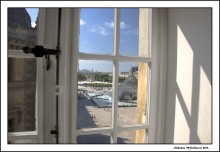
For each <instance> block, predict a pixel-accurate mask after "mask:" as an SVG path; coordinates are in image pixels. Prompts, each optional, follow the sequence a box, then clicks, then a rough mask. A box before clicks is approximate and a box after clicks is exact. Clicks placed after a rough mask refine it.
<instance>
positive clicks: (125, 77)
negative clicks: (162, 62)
mask: <svg viewBox="0 0 220 152" xmlns="http://www.w3.org/2000/svg"><path fill="white" fill-rule="evenodd" d="M147 67H148V66H147V63H135V62H120V63H119V71H120V74H119V88H118V90H119V93H118V101H119V102H118V125H127V124H145V123H146V120H147V119H146V116H147V109H146V107H147V101H148V100H147V98H148V94H147V92H148V90H147V80H148V74H147V69H148V68H147Z"/></svg>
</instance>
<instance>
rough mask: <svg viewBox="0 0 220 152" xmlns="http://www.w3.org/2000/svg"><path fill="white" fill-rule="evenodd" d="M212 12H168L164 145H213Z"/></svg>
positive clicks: (203, 10)
mask: <svg viewBox="0 0 220 152" xmlns="http://www.w3.org/2000/svg"><path fill="white" fill-rule="evenodd" d="M211 19H212V17H211V9H199V8H197V9H183V8H180V9H169V10H168V60H167V61H168V63H167V67H168V74H167V104H166V119H165V120H166V121H165V135H164V141H165V143H211V142H212V130H211V128H212V125H211V124H212V119H211V113H212V111H211V110H212V98H211V89H212V78H211V77H212V76H211V72H212V71H211V68H212V67H211V66H212V65H211V54H212V50H211V49H212V48H211V32H212V31H211V28H212V27H211Z"/></svg>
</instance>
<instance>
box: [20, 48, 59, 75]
mask: <svg viewBox="0 0 220 152" xmlns="http://www.w3.org/2000/svg"><path fill="white" fill-rule="evenodd" d="M23 51H24V53H33V54H34V56H35V57H43V56H45V59H46V69H47V71H48V70H49V69H50V66H51V63H50V55H57V56H58V55H60V54H61V50H59V49H47V48H44V47H43V46H41V45H36V46H35V47H34V48H30V47H24V48H23Z"/></svg>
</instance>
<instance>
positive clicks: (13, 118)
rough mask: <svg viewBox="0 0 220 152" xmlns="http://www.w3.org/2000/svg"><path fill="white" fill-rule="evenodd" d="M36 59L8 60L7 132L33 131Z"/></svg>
mask: <svg viewBox="0 0 220 152" xmlns="http://www.w3.org/2000/svg"><path fill="white" fill-rule="evenodd" d="M35 96H36V59H28V58H25V59H24V58H8V131H9V132H18V131H34V130H35V129H36V127H35Z"/></svg>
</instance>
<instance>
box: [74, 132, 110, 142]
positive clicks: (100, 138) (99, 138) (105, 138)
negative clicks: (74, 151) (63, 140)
mask: <svg viewBox="0 0 220 152" xmlns="http://www.w3.org/2000/svg"><path fill="white" fill-rule="evenodd" d="M77 143H78V144H109V143H110V135H109V134H94V135H80V136H77Z"/></svg>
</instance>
